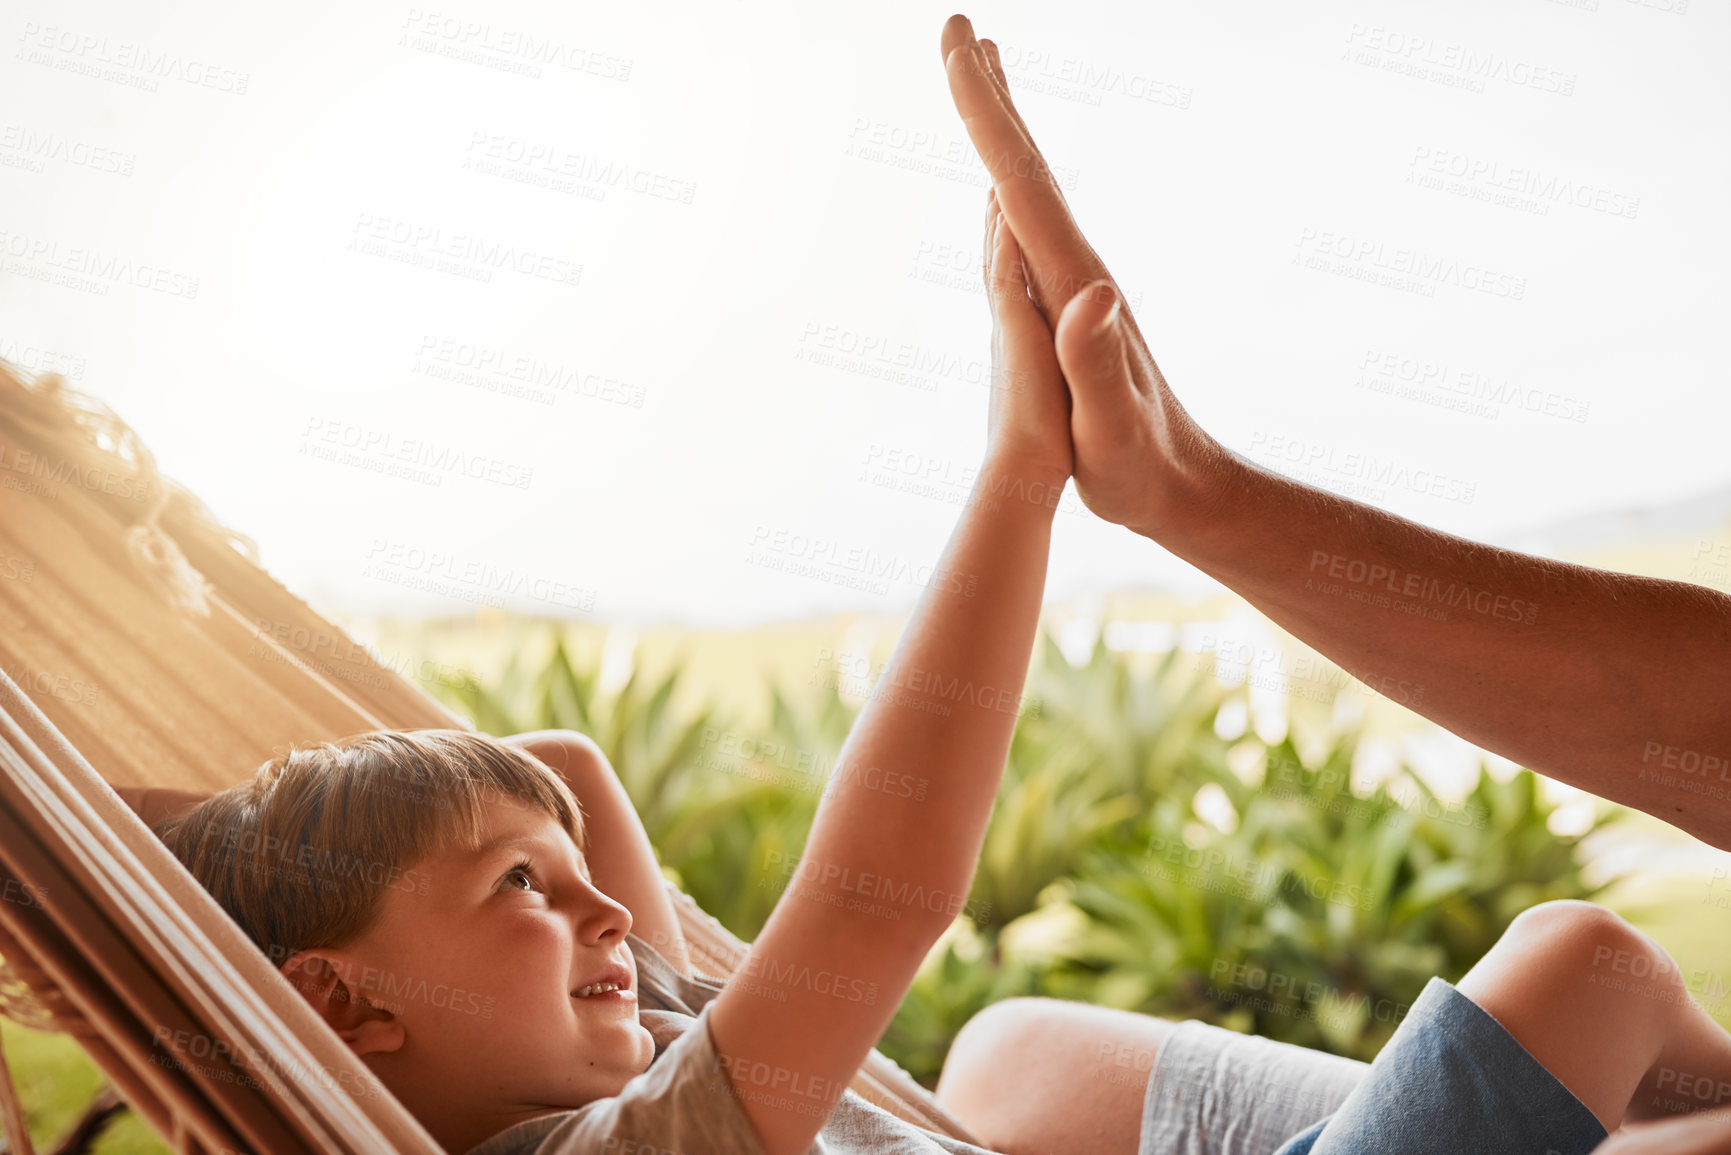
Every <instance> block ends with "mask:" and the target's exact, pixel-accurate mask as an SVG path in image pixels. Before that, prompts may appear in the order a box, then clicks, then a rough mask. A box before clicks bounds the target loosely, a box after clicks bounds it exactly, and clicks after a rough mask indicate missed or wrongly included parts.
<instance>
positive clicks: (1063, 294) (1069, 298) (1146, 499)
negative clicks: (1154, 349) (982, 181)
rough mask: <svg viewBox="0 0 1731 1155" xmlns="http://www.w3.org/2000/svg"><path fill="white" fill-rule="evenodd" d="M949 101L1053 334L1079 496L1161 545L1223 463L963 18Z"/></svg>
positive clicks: (949, 33)
mask: <svg viewBox="0 0 1731 1155" xmlns="http://www.w3.org/2000/svg"><path fill="white" fill-rule="evenodd" d="M942 50H943V56H944V70H945V72H946V73H947V74H948V77H949V83H950V95H951V96H952V98H953V99H954V100H955V102H956V110H957V111H958V112H959V113H960V114H961V117H962V123H963V124H964V125H965V126H966V128H967V132H968V136H969V138H970V139H971V140H972V141H973V144H974V148H975V149H976V150H977V151H978V152H979V154H980V158H981V159H982V160H983V161H984V162H985V165H986V169H987V171H988V172H989V173H990V174H991V178H992V184H993V186H994V188H995V189H996V192H997V200H998V204H999V207H1000V208H1001V209H1002V210H1003V213H1004V217H1005V219H1006V220H1007V221H1008V222H1009V225H1010V229H1011V231H1012V232H1014V234H1015V236H1016V240H1017V241H1018V242H1019V243H1020V245H1021V248H1022V252H1023V256H1024V260H1025V262H1026V264H1027V267H1028V283H1029V287H1030V290H1031V293H1032V295H1033V298H1034V301H1035V303H1036V305H1038V307H1039V309H1040V311H1041V313H1042V314H1044V316H1045V318H1046V321H1047V323H1048V324H1049V325H1051V327H1052V330H1053V339H1054V343H1055V345H1056V349H1057V355H1058V363H1059V366H1060V367H1061V369H1062V370H1063V374H1064V378H1065V382H1066V384H1067V385H1068V386H1069V390H1070V399H1071V406H1072V409H1071V417H1070V436H1071V441H1072V444H1073V445H1074V448H1075V477H1076V491H1077V492H1078V493H1079V494H1080V495H1081V497H1082V500H1083V501H1084V502H1086V503H1087V505H1088V508H1089V509H1091V510H1093V511H1094V512H1095V513H1096V514H1098V515H1099V516H1101V517H1103V518H1105V519H1106V520H1108V521H1114V522H1117V523H1118V524H1120V525H1125V526H1128V527H1129V528H1131V529H1133V530H1135V531H1137V532H1138V533H1142V534H1146V535H1147V536H1150V537H1159V536H1160V535H1161V532H1162V531H1163V530H1167V529H1170V528H1171V527H1172V526H1173V525H1174V524H1176V523H1177V522H1179V521H1180V520H1182V519H1187V518H1192V517H1195V516H1197V515H1199V514H1200V513H1201V512H1202V510H1203V509H1204V507H1205V506H1206V504H1207V503H1208V501H1209V499H1210V497H1211V495H1212V492H1213V490H1214V488H1215V486H1214V485H1213V484H1211V479H1212V478H1214V477H1215V476H1216V471H1217V469H1218V467H1219V466H1221V465H1222V464H1225V463H1227V462H1229V461H1230V455H1229V454H1227V453H1226V452H1225V450H1224V449H1222V448H1221V447H1220V445H1219V444H1218V443H1217V442H1215V441H1214V440H1213V439H1212V438H1210V437H1209V436H1208V435H1207V434H1205V433H1203V432H1202V430H1201V428H1200V427H1199V426H1197V424H1196V423H1195V422H1194V421H1193V420H1191V418H1190V415H1189V414H1188V413H1186V412H1185V411H1184V408H1183V406H1181V405H1179V404H1178V400H1177V398H1175V397H1174V396H1173V395H1172V391H1171V390H1170V389H1169V388H1168V387H1167V385H1166V379H1165V378H1164V377H1163V376H1162V375H1161V373H1160V368H1159V366H1158V365H1156V364H1155V363H1154V356H1153V354H1151V353H1150V352H1149V351H1148V343H1147V341H1145V340H1144V339H1143V337H1142V333H1141V330H1140V329H1139V328H1137V325H1136V321H1135V319H1134V318H1133V317H1131V316H1130V311H1129V309H1128V308H1126V307H1125V306H1124V304H1123V300H1122V296H1123V295H1122V293H1121V292H1120V291H1119V290H1118V287H1117V284H1116V283H1115V282H1114V281H1113V280H1112V275H1111V273H1110V272H1108V271H1107V269H1106V265H1105V263H1104V262H1103V261H1101V260H1100V257H1099V255H1098V254H1097V253H1095V252H1094V249H1093V248H1092V246H1090V245H1089V244H1088V241H1087V238H1085V237H1084V236H1083V235H1082V232H1081V230H1080V229H1079V228H1078V227H1077V226H1076V222H1075V219H1074V218H1073V217H1072V216H1071V215H1070V207H1069V205H1068V204H1066V203H1065V201H1064V196H1063V193H1062V192H1061V191H1060V190H1059V188H1058V185H1057V182H1056V181H1055V180H1054V179H1053V177H1052V173H1051V169H1050V168H1049V167H1048V166H1047V164H1046V161H1045V158H1044V157H1042V156H1041V155H1040V151H1039V149H1038V148H1036V147H1035V145H1034V141H1033V137H1032V136H1031V135H1030V134H1029V132H1028V128H1027V125H1026V124H1025V123H1023V121H1022V118H1021V116H1020V114H1019V113H1017V111H1016V107H1015V104H1014V103H1013V102H1012V101H1011V99H1010V89H1009V84H1008V81H1007V80H1006V79H1005V76H1004V71H1003V66H1002V63H1001V62H1000V61H999V59H998V50H997V46H996V45H995V44H993V43H992V42H991V41H990V40H985V41H979V40H976V39H975V38H974V32H973V26H972V25H971V24H970V23H969V22H968V19H967V17H965V16H960V15H957V16H952V17H950V19H949V20H948V21H947V22H946V23H945V24H944V31H943V39H942Z"/></svg>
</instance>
